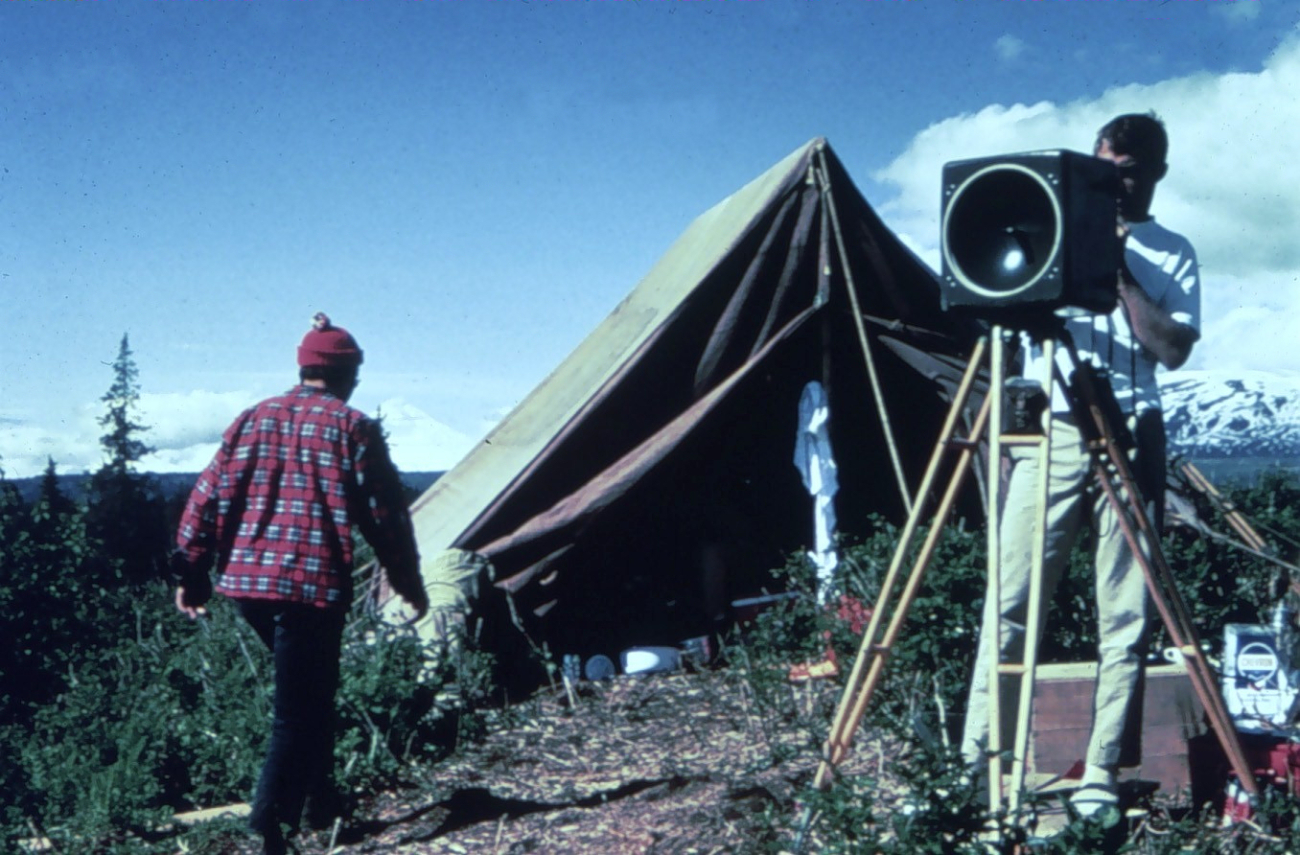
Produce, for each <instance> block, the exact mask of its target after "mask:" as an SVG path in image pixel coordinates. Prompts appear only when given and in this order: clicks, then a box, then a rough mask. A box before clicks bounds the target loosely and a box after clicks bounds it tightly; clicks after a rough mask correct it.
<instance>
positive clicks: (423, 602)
mask: <svg viewBox="0 0 1300 855" xmlns="http://www.w3.org/2000/svg"><path fill="white" fill-rule="evenodd" d="M356 465H357V484H358V488H359V489H360V492H361V495H360V496H359V497H358V498H359V500H360V501H359V502H358V503H357V504H356V505H354V507H355V508H356V511H355V513H356V517H357V519H356V521H357V524H358V525H359V526H360V528H361V533H362V535H364V536H365V538H366V542H367V543H369V544H370V546H371V547H372V548H373V549H374V550H375V557H376V558H378V559H379V564H380V566H382V567H383V568H384V573H385V575H386V576H387V577H388V584H389V585H391V586H392V588H393V590H394V591H396V592H397V594H398V596H400V597H401V598H402V599H403V600H405V601H406V602H407V604H409V605H410V606H411V608H412V609H414V610H415V613H416V615H415V619H416V620H419V619H420V618H422V617H424V615H425V613H426V612H428V610H429V594H428V592H427V591H425V590H424V579H423V578H422V577H421V575H420V553H419V549H418V548H417V546H416V543H415V529H414V526H413V525H412V524H411V515H410V511H408V510H407V507H406V497H405V495H404V492H403V488H402V479H401V478H400V477H399V476H398V474H397V467H395V466H394V465H393V462H392V459H391V458H390V457H389V455H388V443H387V442H385V440H384V435H383V431H382V430H381V429H380V427H379V424H378V423H377V422H373V421H369V420H367V421H366V422H364V423H363V424H362V426H361V437H360V442H359V443H358V457H357V461H356Z"/></svg>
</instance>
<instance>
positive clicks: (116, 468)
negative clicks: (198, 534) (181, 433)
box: [88, 333, 169, 583]
mask: <svg viewBox="0 0 1300 855" xmlns="http://www.w3.org/2000/svg"><path fill="white" fill-rule="evenodd" d="M139 374H140V372H139V369H137V368H136V364H135V358H134V355H133V354H132V352H131V344H130V341H129V339H128V337H127V335H126V334H125V333H124V334H123V335H122V344H121V346H120V347H119V349H118V353H117V359H115V360H114V361H113V383H112V385H111V386H109V388H108V391H107V392H105V393H104V396H103V397H102V398H101V399H100V400H101V401H103V402H104V404H105V412H104V414H103V415H102V416H100V417H99V424H100V426H101V427H103V428H105V429H106V432H105V433H104V434H103V436H101V437H100V439H99V442H100V446H101V447H102V448H103V451H104V465H103V466H101V467H100V468H99V470H98V471H96V472H95V473H94V475H92V476H91V479H90V489H89V494H88V495H89V508H88V512H89V524H90V531H91V534H92V535H93V536H94V537H95V538H96V539H97V540H98V541H100V542H101V543H102V544H103V558H104V561H103V562H102V563H101V565H100V577H101V581H102V582H105V583H109V582H112V581H114V580H116V579H119V578H121V579H124V580H125V581H127V582H131V583H138V582H143V581H146V580H149V579H154V578H158V577H159V576H160V575H161V572H162V569H163V567H164V566H165V561H166V555H167V549H168V544H169V537H168V526H167V515H166V508H165V501H164V499H163V496H162V491H161V488H160V487H159V485H158V484H157V483H156V481H155V480H154V479H152V478H149V477H148V476H146V475H141V474H139V473H137V472H136V464H138V463H139V462H140V460H141V458H143V457H144V456H145V455H147V454H149V453H150V452H151V451H153V449H152V448H151V447H150V446H149V445H147V444H146V443H145V442H144V440H142V439H141V438H140V435H141V434H142V433H143V432H145V431H147V430H148V429H149V428H148V427H146V426H145V425H144V424H142V423H140V422H139V421H138V420H137V418H138V416H137V409H138V407H139V402H140V383H139Z"/></svg>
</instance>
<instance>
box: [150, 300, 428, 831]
mask: <svg viewBox="0 0 1300 855" xmlns="http://www.w3.org/2000/svg"><path fill="white" fill-rule="evenodd" d="M361 360H362V351H361V349H360V348H359V347H358V346H357V343H356V340H355V339H354V338H353V337H352V336H351V335H350V334H349V333H348V332H347V330H345V329H342V328H341V327H336V326H333V325H332V324H331V323H330V320H329V318H328V317H327V316H326V315H324V314H323V313H321V314H317V315H316V317H315V319H314V323H313V328H312V329H311V330H310V331H309V332H308V333H307V335H306V336H305V337H304V338H303V340H302V344H301V346H300V347H299V348H298V365H299V375H300V377H301V381H302V382H301V383H300V385H298V386H296V387H294V388H293V389H291V390H289V391H288V392H286V393H285V394H283V395H280V396H277V397H274V398H269V399H267V400H265V401H262V402H261V403H260V404H257V405H256V406H254V407H252V408H250V409H248V410H246V411H244V412H243V413H242V414H241V415H240V416H239V417H238V418H237V419H235V422H234V424H232V425H231V426H230V427H229V428H228V429H227V430H226V432H225V435H224V436H223V438H222V442H221V448H220V450H218V452H217V454H216V456H215V457H214V458H213V459H212V462H211V463H210V464H208V467H207V469H205V470H204V472H203V474H202V475H200V476H199V479H198V482H197V483H196V484H195V486H194V489H193V491H192V492H191V493H190V497H189V501H188V502H187V504H186V507H185V512H184V514H183V516H182V517H181V522H180V527H179V529H178V531H177V536H176V545H177V548H176V551H175V553H174V554H173V558H172V572H173V575H174V576H175V578H176V580H177V583H178V584H177V589H176V606H177V608H179V609H180V610H181V611H182V612H183V613H184V614H186V615H188V616H189V617H191V618H195V617H198V616H199V615H201V614H204V613H205V609H204V604H205V603H206V602H207V600H208V598H209V597H210V596H211V594H212V582H211V576H210V572H211V569H212V567H213V566H214V565H215V566H216V569H217V570H218V572H219V574H220V575H219V578H218V581H217V584H216V590H218V591H220V592H221V593H223V594H225V595H226V596H227V597H230V598H232V599H233V600H235V601H236V603H237V604H238V606H239V610H240V613H241V614H242V615H243V617H244V618H245V619H246V620H247V621H248V622H249V624H250V625H251V626H252V627H253V629H254V631H256V632H257V634H258V636H259V637H260V638H261V639H262V641H263V642H264V643H265V644H266V645H267V647H268V648H269V649H270V650H271V652H272V655H273V657H274V661H275V717H274V720H273V722H272V725H271V744H270V747H269V749H268V752H267V757H266V761H265V764H264V765H263V768H262V773H261V777H260V779H259V780H258V785H257V792H256V795H255V797H254V799H253V808H252V813H251V815H250V817H249V828H251V829H252V830H253V831H255V832H257V833H258V834H260V835H261V836H262V838H263V841H264V847H265V852H267V853H270V855H280V853H284V852H285V851H286V850H287V844H286V843H285V839H284V828H283V825H288V826H289V829H290V832H291V833H292V832H294V831H296V829H297V826H298V823H299V821H300V819H302V818H303V815H304V813H306V819H307V821H308V823H309V824H311V825H313V826H316V827H323V826H324V825H326V824H328V822H329V821H330V820H332V818H333V815H335V814H336V813H337V812H338V807H339V805H338V798H337V796H336V795H335V793H334V790H333V786H332V777H333V775H332V772H333V754H334V725H333V716H332V712H331V711H332V710H333V708H334V694H335V692H336V690H337V688H338V680H339V653H340V648H341V642H342V636H343V621H344V617H345V615H346V613H347V609H348V606H349V605H350V604H351V601H352V561H353V531H354V528H355V529H358V530H359V531H360V533H361V534H362V535H363V536H364V537H365V539H366V541H367V542H368V543H369V544H370V545H371V546H372V547H373V548H374V550H375V555H376V556H377V557H378V559H379V563H380V564H381V565H382V566H383V567H384V569H385V571H386V573H387V576H388V581H389V584H390V585H391V586H392V588H393V590H394V591H396V592H397V593H398V594H399V595H400V596H401V597H402V598H403V599H404V600H405V601H406V602H407V604H408V605H409V606H410V607H411V608H412V609H414V611H415V619H419V618H420V617H423V616H424V613H425V612H426V611H427V609H428V605H429V603H428V596H427V594H426V593H425V590H424V585H423V582H422V580H421V578H420V558H419V554H418V552H417V549H416V545H415V535H414V531H413V529H412V526H411V518H410V515H409V513H408V511H407V508H406V502H405V500H404V495H403V491H402V484H401V481H400V479H399V478H398V475H397V470H396V469H395V468H394V466H393V464H392V462H391V461H390V460H389V456H388V447H387V443H386V442H385V441H384V437H383V433H382V432H381V430H380V427H379V424H378V423H377V422H375V421H374V420H372V419H370V418H368V417H367V416H365V415H364V414H363V413H361V412H360V411H358V410H355V409H353V408H352V407H349V406H348V405H347V400H348V398H349V397H350V396H351V395H352V392H353V390H354V389H355V388H356V386H357V372H358V369H359V367H360V365H361ZM304 808H305V810H304Z"/></svg>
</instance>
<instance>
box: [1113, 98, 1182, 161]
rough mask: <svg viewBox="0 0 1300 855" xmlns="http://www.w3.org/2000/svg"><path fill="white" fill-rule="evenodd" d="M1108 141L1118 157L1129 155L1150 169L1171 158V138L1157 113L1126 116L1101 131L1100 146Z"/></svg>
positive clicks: (1118, 118)
mask: <svg viewBox="0 0 1300 855" xmlns="http://www.w3.org/2000/svg"><path fill="white" fill-rule="evenodd" d="M1102 140H1106V141H1107V142H1109V143H1110V147H1111V149H1112V150H1114V151H1115V152H1116V153H1118V154H1128V155H1132V156H1133V157H1135V158H1137V160H1138V162H1139V163H1142V164H1144V165H1148V166H1156V165H1159V164H1163V163H1164V162H1165V158H1166V157H1167V156H1168V155H1169V135H1168V134H1166V133H1165V123H1164V122H1162V121H1161V120H1160V117H1159V116H1157V115H1156V112H1155V111H1154V110H1152V111H1151V112H1150V113H1125V114H1124V115H1122V116H1116V117H1115V118H1113V119H1111V120H1110V121H1109V122H1107V123H1106V124H1105V125H1104V126H1102V129H1101V130H1100V131H1098V132H1097V145H1101V141H1102Z"/></svg>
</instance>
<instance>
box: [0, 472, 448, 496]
mask: <svg viewBox="0 0 1300 855" xmlns="http://www.w3.org/2000/svg"><path fill="white" fill-rule="evenodd" d="M440 475H442V473H441V472H403V473H402V484H403V485H405V487H406V491H407V494H408V495H410V496H411V497H412V498H414V497H416V496H419V495H420V494H421V493H423V492H424V491H425V490H427V489H429V486H430V485H431V484H433V482H434V481H437V480H438V477H439V476H440ZM149 477H150V478H152V479H154V480H155V481H157V482H158V485H159V486H160V488H161V489H162V493H163V495H164V496H168V497H171V496H176V495H180V494H188V492H189V491H190V489H191V488H192V487H193V486H194V482H195V481H197V480H198V477H199V473H197V472H159V473H151V474H150V475H149ZM43 480H45V479H44V478H41V477H36V478H10V479H9V483H11V484H13V485H14V486H15V487H17V488H18V492H19V494H20V495H21V496H22V497H23V501H25V502H30V501H31V500H32V499H34V498H36V496H37V495H39V494H40V490H41V482H42V481H43ZM89 483H90V476H89V475H85V474H74V475H63V474H60V475H59V488H60V489H61V490H62V491H63V493H64V495H66V496H67V497H68V498H70V499H74V500H79V499H81V498H83V497H84V495H85V491H86V486H87V485H88V484H89Z"/></svg>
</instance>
